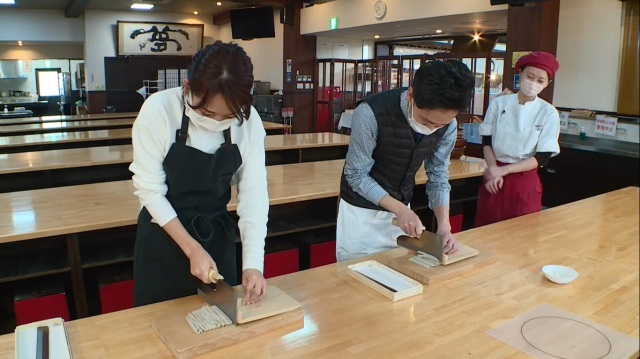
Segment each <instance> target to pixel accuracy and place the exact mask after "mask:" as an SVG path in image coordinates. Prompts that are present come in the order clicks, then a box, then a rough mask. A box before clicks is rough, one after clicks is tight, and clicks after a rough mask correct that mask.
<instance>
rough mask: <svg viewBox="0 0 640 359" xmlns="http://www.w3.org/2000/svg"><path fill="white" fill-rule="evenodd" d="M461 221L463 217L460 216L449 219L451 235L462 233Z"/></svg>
mask: <svg viewBox="0 0 640 359" xmlns="http://www.w3.org/2000/svg"><path fill="white" fill-rule="evenodd" d="M462 219H463V216H462V215H461V214H458V215H456V216H453V217H450V218H449V223H450V224H451V233H458V232H461V231H462Z"/></svg>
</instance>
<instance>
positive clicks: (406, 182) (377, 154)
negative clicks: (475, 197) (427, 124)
mask: <svg viewBox="0 0 640 359" xmlns="http://www.w3.org/2000/svg"><path fill="white" fill-rule="evenodd" d="M403 91H404V90H401V89H396V90H390V91H385V92H380V93H377V94H375V95H373V96H371V97H369V98H366V99H364V100H363V101H364V102H366V103H367V104H368V105H369V106H370V107H371V109H372V110H373V113H374V114H375V116H376V122H377V123H378V140H377V144H376V148H375V150H374V151H373V155H372V157H373V160H374V161H375V163H374V164H373V167H372V168H371V171H370V172H369V175H370V176H371V177H372V178H373V179H374V180H375V181H376V182H377V183H378V184H379V185H380V186H381V187H382V188H383V189H384V190H385V191H387V193H389V195H390V196H392V197H393V198H395V199H397V200H398V201H400V202H402V203H404V204H408V203H409V201H411V197H412V196H413V188H414V187H415V182H416V179H415V176H416V172H417V171H418V169H419V168H420V165H421V164H422V163H423V162H424V160H425V159H426V158H427V156H429V155H430V154H431V153H432V152H433V149H434V148H435V147H436V145H437V144H438V142H439V141H440V139H442V136H443V135H444V133H445V132H446V131H447V129H448V128H449V126H444V127H442V128H440V129H438V130H437V131H436V132H434V133H432V134H431V135H429V136H420V137H422V138H421V139H420V140H419V141H418V142H417V143H416V140H415V137H414V136H415V134H416V133H415V131H414V130H413V129H412V128H411V126H410V125H409V122H407V119H406V117H405V116H404V114H403V113H402V108H401V107H400V96H401V94H402V92H403ZM340 198H341V199H343V200H345V201H347V202H348V203H350V204H351V205H354V206H357V207H362V208H368V209H375V210H380V211H386V209H384V208H382V207H380V206H377V205H375V204H374V203H371V202H370V201H369V200H367V199H365V198H364V197H362V196H361V195H359V194H358V193H356V192H355V191H354V190H353V189H352V188H351V186H350V185H349V183H348V182H347V180H346V178H345V176H344V170H343V172H342V179H341V180H340Z"/></svg>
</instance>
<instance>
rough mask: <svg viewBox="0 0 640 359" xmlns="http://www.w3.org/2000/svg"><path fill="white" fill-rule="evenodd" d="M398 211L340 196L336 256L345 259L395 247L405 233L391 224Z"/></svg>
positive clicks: (338, 258)
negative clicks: (369, 206) (364, 205)
mask: <svg viewBox="0 0 640 359" xmlns="http://www.w3.org/2000/svg"><path fill="white" fill-rule="evenodd" d="M394 217H395V215H394V214H393V213H391V212H387V211H377V210H374V209H367V208H361V207H356V206H353V205H351V204H349V203H347V202H346V201H343V200H340V204H339V206H338V221H337V224H336V227H337V228H336V259H337V260H338V261H339V262H340V261H345V260H348V259H352V258H357V257H362V256H366V255H370V254H373V253H378V252H382V251H386V250H388V249H393V248H396V247H397V246H398V245H397V242H396V240H397V238H398V237H399V236H401V235H403V234H405V233H404V232H403V231H402V229H400V228H399V227H396V226H394V225H393V224H391V219H393V218H394Z"/></svg>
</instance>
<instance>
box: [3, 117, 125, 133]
mask: <svg viewBox="0 0 640 359" xmlns="http://www.w3.org/2000/svg"><path fill="white" fill-rule="evenodd" d="M135 119H136V118H135V117H128V118H117V119H109V120H88V121H68V122H65V121H58V122H54V121H50V122H42V123H33V124H24V125H8V126H0V136H21V135H34V134H42V133H51V132H77V131H91V130H109V129H116V128H131V126H133V121H135Z"/></svg>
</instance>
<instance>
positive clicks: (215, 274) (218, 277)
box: [209, 268, 224, 283]
mask: <svg viewBox="0 0 640 359" xmlns="http://www.w3.org/2000/svg"><path fill="white" fill-rule="evenodd" d="M223 279H224V277H223V276H222V275H220V273H218V272H217V271H216V270H215V269H213V268H209V280H210V281H211V282H213V283H216V282H218V281H219V280H223Z"/></svg>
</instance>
